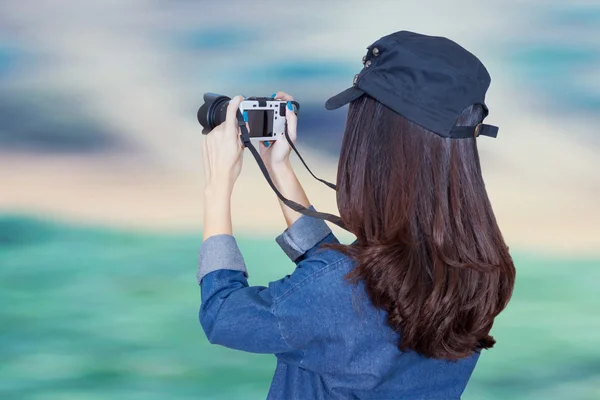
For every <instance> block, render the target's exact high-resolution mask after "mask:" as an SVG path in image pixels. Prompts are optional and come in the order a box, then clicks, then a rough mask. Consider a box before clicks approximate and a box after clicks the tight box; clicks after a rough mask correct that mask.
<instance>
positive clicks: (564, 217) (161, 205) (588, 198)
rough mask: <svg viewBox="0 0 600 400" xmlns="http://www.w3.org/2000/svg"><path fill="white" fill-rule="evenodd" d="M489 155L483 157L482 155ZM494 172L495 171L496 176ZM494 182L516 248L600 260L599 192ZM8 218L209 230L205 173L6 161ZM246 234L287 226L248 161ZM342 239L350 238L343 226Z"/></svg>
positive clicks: (509, 176)
mask: <svg viewBox="0 0 600 400" xmlns="http://www.w3.org/2000/svg"><path fill="white" fill-rule="evenodd" d="M483 152H485V150H483V151H482V153H483ZM306 159H307V162H309V165H310V166H311V168H314V171H317V172H316V173H317V175H319V176H322V177H323V178H325V179H330V180H334V179H335V172H334V171H335V168H336V164H335V162H334V161H333V160H329V159H328V158H326V157H317V156H315V155H314V154H313V155H307V156H306ZM488 169H489V172H488ZM296 170H297V171H298V174H299V176H300V179H301V181H302V182H303V184H304V185H305V188H306V191H307V193H308V194H309V197H310V199H311V201H312V202H313V203H314V204H315V205H316V206H317V207H318V209H319V210H322V211H326V212H333V213H337V208H336V205H335V194H334V192H333V191H332V190H331V189H329V188H327V187H326V186H324V185H322V184H320V183H319V182H317V181H315V180H314V179H313V178H312V177H311V176H310V175H309V174H308V172H306V171H305V170H304V168H303V167H302V165H301V164H300V163H299V162H296ZM484 170H485V171H486V172H485V176H486V182H487V187H488V191H489V194H490V197H491V199H492V203H493V205H494V209H495V212H496V215H497V218H498V220H499V223H500V224H501V228H502V230H503V233H504V235H505V237H506V240H507V242H508V243H509V245H510V246H511V247H512V248H522V249H528V250H532V249H533V250H539V251H544V252H557V253H576V254H579V255H581V254H584V253H585V254H598V252H599V249H600V233H599V232H600V231H599V229H598V226H600V212H599V211H598V209H597V199H598V196H597V195H598V190H597V189H598V188H597V187H596V188H594V187H591V186H589V184H588V183H587V182H576V181H575V182H573V181H569V182H570V184H567V183H568V182H566V181H565V178H564V177H562V178H561V177H560V176H558V175H556V181H557V185H554V184H548V182H546V181H545V180H544V177H541V178H540V179H538V180H537V181H536V180H535V179H528V178H527V176H528V175H529V176H530V175H531V174H527V171H524V172H523V171H522V172H519V170H518V166H516V165H513V166H512V167H511V165H510V164H507V165H506V167H505V168H495V167H494V166H490V168H486V163H485V162H484ZM0 183H1V184H2V187H3V190H2V191H1V194H0V211H3V212H21V213H26V214H34V215H40V216H43V217H46V218H48V217H49V218H52V219H57V220H63V221H65V220H66V221H70V222H75V223H86V224H88V223H89V224H96V225H101V226H111V227H122V228H128V229H131V228H133V229H143V230H161V231H165V230H167V231H194V230H200V229H201V228H202V220H203V207H202V202H203V196H202V191H203V184H204V183H203V172H202V164H201V159H200V158H199V159H198V169H197V173H193V174H192V173H186V174H183V173H181V172H178V173H175V172H167V171H165V170H162V169H154V170H153V169H152V168H147V167H141V166H140V165H139V164H136V163H134V162H127V161H124V160H123V159H120V158H106V157H100V158H99V157H96V158H93V157H92V158H82V157H43V158H40V157H35V158H34V157H31V156H16V155H6V154H3V155H0ZM233 214H234V215H233V218H234V229H235V232H236V233H238V234H254V235H255V234H260V235H276V234H278V233H280V232H281V230H282V229H283V228H284V222H283V219H282V217H281V214H280V211H279V208H278V204H277V201H276V197H275V194H274V193H273V192H271V189H270V188H269V186H268V184H267V183H266V182H265V181H264V179H263V178H262V175H261V173H260V170H259V169H258V167H257V166H256V164H255V162H254V159H253V158H252V157H251V156H250V154H247V157H246V158H245V162H244V168H243V171H242V175H241V177H240V179H239V181H238V184H237V186H236V189H235V192H234V197H233ZM334 230H335V231H336V233H338V234H341V238H342V240H345V239H350V238H351V236H350V235H346V234H344V232H343V231H341V230H338V229H337V228H334Z"/></svg>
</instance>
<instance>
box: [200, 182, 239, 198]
mask: <svg viewBox="0 0 600 400" xmlns="http://www.w3.org/2000/svg"><path fill="white" fill-rule="evenodd" d="M232 192H233V185H229V184H227V183H218V184H217V183H211V182H207V183H206V185H205V186H204V199H205V200H206V199H208V198H215V199H219V200H229V198H231V194H232Z"/></svg>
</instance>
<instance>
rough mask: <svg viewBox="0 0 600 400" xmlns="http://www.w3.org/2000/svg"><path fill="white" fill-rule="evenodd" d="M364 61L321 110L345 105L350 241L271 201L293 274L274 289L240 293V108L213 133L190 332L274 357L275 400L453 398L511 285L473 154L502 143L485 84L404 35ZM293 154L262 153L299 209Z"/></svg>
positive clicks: (342, 164) (458, 59)
mask: <svg viewBox="0 0 600 400" xmlns="http://www.w3.org/2000/svg"><path fill="white" fill-rule="evenodd" d="M363 63H364V68H363V70H362V71H361V73H360V74H358V75H357V76H356V77H355V79H354V85H353V87H351V88H350V89H348V90H346V91H344V92H342V93H340V94H339V95H338V96H335V97H333V98H332V99H330V100H329V101H328V103H327V108H330V109H331V108H337V107H339V106H341V105H343V104H345V103H348V102H349V103H350V106H349V111H348V119H347V123H346V130H345V133H344V139H343V143H342V150H341V156H340V160H339V167H338V175H337V203H338V209H339V212H340V216H341V218H342V221H343V222H344V224H345V226H346V227H347V229H348V230H349V231H351V232H352V233H353V234H355V235H356V237H357V240H356V241H355V242H354V243H352V244H351V245H349V246H346V245H342V244H340V243H339V242H338V240H337V239H336V238H335V237H334V235H333V234H332V232H331V231H330V229H329V228H328V226H327V225H326V224H325V223H324V222H323V221H322V220H319V219H315V218H312V217H308V216H304V215H301V214H298V213H297V212H295V211H292V210H291V209H289V208H287V207H286V206H285V205H284V204H282V203H280V205H281V209H282V212H283V215H284V217H285V220H286V222H287V225H288V229H286V231H285V232H284V233H283V234H282V235H280V236H279V237H278V238H277V243H279V245H280V246H281V247H282V249H283V250H284V251H285V252H286V254H287V255H288V256H289V257H290V258H291V259H292V260H293V261H294V262H295V263H296V265H297V267H296V269H295V271H294V272H293V273H292V274H291V275H288V276H286V277H284V278H282V279H280V280H278V281H275V282H271V283H270V284H269V286H268V287H258V286H254V287H250V286H248V282H247V280H246V277H247V273H246V267H245V264H244V260H243V258H242V255H241V254H240V252H239V249H238V247H237V245H236V242H235V239H234V238H233V236H231V235H232V232H231V215H230V196H231V191H232V189H233V185H234V183H235V181H236V179H237V177H238V175H239V173H240V169H241V165H242V153H243V147H242V145H241V143H240V141H239V131H238V128H237V125H236V120H235V111H236V109H237V107H238V105H239V103H240V101H242V98H241V97H236V98H234V99H233V100H232V101H231V103H230V106H229V109H228V116H227V121H226V122H225V123H224V124H222V125H220V126H219V127H217V128H215V130H214V131H213V132H211V133H210V134H209V135H208V136H207V139H206V141H205V146H204V158H205V166H206V182H207V184H206V195H205V225H204V226H205V231H204V242H203V245H202V248H201V251H200V267H199V272H198V279H199V282H200V284H201V289H202V306H201V310H200V321H201V324H202V327H203V328H204V330H205V332H206V335H207V337H208V339H209V340H210V342H211V343H215V344H220V345H223V346H227V347H230V348H234V349H239V350H245V351H249V352H256V353H273V354H275V355H276V356H277V368H276V371H275V376H274V378H273V383H272V385H271V390H270V392H269V398H273V399H326V398H327V399H330V398H331V399H366V398H368V399H411V400H416V399H458V398H460V396H461V393H462V392H463V390H464V389H465V386H466V384H467V382H468V380H469V377H470V376H471V373H472V371H473V369H474V367H475V364H476V362H477V360H478V357H479V354H480V352H481V349H488V348H491V347H492V346H493V345H494V343H495V341H494V339H493V338H492V336H490V335H489V332H490V329H491V328H492V324H493V321H494V318H495V317H496V316H497V315H498V314H499V313H500V312H501V311H502V310H503V309H504V308H505V306H506V305H507V303H508V301H509V299H510V296H511V294H512V289H513V285H514V279H515V270H514V266H513V262H512V260H511V257H510V255H509V252H508V248H507V246H506V244H505V243H504V240H503V238H502V235H501V233H500V230H499V228H498V225H497V223H496V220H495V217H494V214H493V211H492V207H491V205H490V201H489V199H488V196H487V193H486V190H485V185H484V182H483V179H482V174H481V168H480V164H479V156H478V152H477V146H476V138H475V137H476V136H478V135H480V134H484V135H488V136H494V137H495V135H496V132H497V128H495V127H492V126H490V125H484V124H482V121H483V119H484V117H485V116H486V115H487V107H486V106H485V103H484V96H485V92H486V90H487V88H488V86H489V83H490V79H489V75H488V73H487V70H486V69H485V67H483V64H481V62H480V61H479V60H478V59H477V58H476V57H475V56H473V55H472V54H471V53H469V52H467V51H466V50H464V49H463V48H462V47H460V46H459V45H457V44H456V43H454V42H452V41H450V40H448V39H445V38H438V37H430V36H424V35H418V34H415V33H411V32H404V31H403V32H396V33H394V34H391V35H388V36H386V37H383V38H381V39H380V40H378V41H377V42H375V43H374V44H373V45H371V46H370V47H369V48H368V53H367V55H366V56H365V57H364V58H363ZM275 97H276V98H279V99H283V100H286V101H291V100H293V99H292V97H291V96H289V95H288V94H285V93H282V92H279V93H277V94H276V95H275ZM289 104H290V103H288V105H289ZM288 114H290V115H289V116H288V131H289V134H290V137H291V139H292V140H295V138H296V116H295V115H294V114H293V113H288ZM289 154H290V148H289V146H288V143H287V142H286V141H285V140H279V141H276V142H274V143H273V145H272V146H269V147H267V146H264V145H262V146H261V155H262V157H263V160H264V162H265V164H266V165H267V167H268V169H269V171H270V174H271V177H272V178H273V181H274V182H275V184H276V185H277V187H278V189H279V191H280V192H281V193H282V194H283V195H284V196H285V197H286V198H288V199H291V200H293V201H295V202H297V203H299V204H302V205H304V206H305V207H309V206H310V201H309V200H308V198H307V197H306V194H305V193H304V190H303V189H302V186H301V185H300V183H299V182H298V179H297V178H296V175H295V174H294V171H293V170H292V168H291V165H290V162H289Z"/></svg>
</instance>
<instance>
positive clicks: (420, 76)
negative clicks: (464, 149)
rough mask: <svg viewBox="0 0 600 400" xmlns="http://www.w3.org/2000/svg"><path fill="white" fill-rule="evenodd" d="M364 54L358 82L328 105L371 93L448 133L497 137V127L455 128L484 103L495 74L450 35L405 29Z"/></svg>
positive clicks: (427, 126) (413, 118) (411, 117)
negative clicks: (470, 109) (469, 109)
mask: <svg viewBox="0 0 600 400" xmlns="http://www.w3.org/2000/svg"><path fill="white" fill-rule="evenodd" d="M367 49H368V52H367V55H366V56H364V57H363V64H364V67H363V70H362V71H361V72H360V73H359V74H357V75H355V76H354V83H353V86H352V87H351V88H349V89H346V90H344V91H343V92H341V93H340V94H338V95H336V96H333V97H332V98H330V99H329V100H327V103H325V107H326V108H327V109H328V110H334V109H336V108H340V107H342V106H343V105H345V104H348V103H350V102H351V101H353V100H356V99H358V98H359V97H360V96H362V95H364V94H367V95H369V96H371V97H373V98H374V99H376V100H377V101H379V102H380V103H382V104H383V105H385V106H387V107H388V108H390V109H392V110H393V111H395V112H396V113H398V114H400V115H402V116H403V117H405V118H407V119H409V120H410V121H412V122H414V123H416V124H418V125H420V126H422V127H423V128H425V129H427V130H429V131H432V132H434V133H436V134H438V135H440V136H443V137H450V138H457V139H459V138H472V137H477V136H479V135H485V136H491V137H496V135H497V134H498V128H497V127H496V126H491V125H484V124H478V125H476V126H470V127H465V126H458V127H455V126H454V125H455V123H456V120H457V119H458V117H460V115H461V114H462V112H463V110H464V109H465V108H467V107H468V106H470V105H473V104H481V105H482V106H483V109H484V118H485V117H486V116H487V115H488V112H489V110H488V108H487V106H486V105H485V93H486V91H487V89H488V87H489V86H490V75H489V73H488V71H487V70H486V69H485V66H484V65H483V64H482V63H481V61H479V59H478V58H477V57H475V56H474V55H473V54H471V53H469V52H468V51H467V50H465V49H464V48H462V47H461V46H460V45H458V44H457V43H455V42H453V41H452V40H449V39H447V38H444V37H437V36H426V35H421V34H418V33H414V32H408V31H400V32H396V33H392V34H391V35H387V36H384V37H382V38H381V39H379V40H377V41H376V42H375V43H373V44H372V45H371V46H369V47H368V48H367Z"/></svg>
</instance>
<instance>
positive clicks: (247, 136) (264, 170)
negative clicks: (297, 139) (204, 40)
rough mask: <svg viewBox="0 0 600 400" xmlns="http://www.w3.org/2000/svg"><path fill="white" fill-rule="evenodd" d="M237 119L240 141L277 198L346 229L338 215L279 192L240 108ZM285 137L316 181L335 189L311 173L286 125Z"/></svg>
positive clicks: (301, 210)
mask: <svg viewBox="0 0 600 400" xmlns="http://www.w3.org/2000/svg"><path fill="white" fill-rule="evenodd" d="M296 107H297V106H296ZM237 120H238V125H239V127H240V130H241V132H242V142H243V143H244V146H245V147H247V148H248V149H249V150H250V152H251V153H252V155H253V156H254V159H255V160H256V163H257V164H258V167H259V168H260V170H261V171H262V173H263V175H264V177H265V179H266V180H267V182H268V183H269V186H271V189H273V191H274V192H275V194H276V195H277V197H279V199H280V200H281V201H282V202H283V204H285V205H286V206H288V207H289V208H291V209H292V210H294V211H297V212H299V213H300V214H304V215H307V216H309V217H313V218H319V219H323V220H325V221H329V222H331V223H332V224H335V225H337V226H339V227H340V228H342V229H344V230H348V229H346V227H345V226H344V223H343V222H342V219H341V218H340V217H338V216H337V215H333V214H328V213H322V212H318V211H313V210H310V209H308V208H306V207H304V206H302V205H301V204H298V203H296V202H295V201H292V200H289V199H286V198H285V197H284V196H283V195H282V194H281V192H279V190H277V187H276V186H275V184H274V183H273V181H272V180H271V176H270V175H269V171H268V170H267V167H266V166H265V163H264V162H263V160H262V158H261V157H260V154H259V153H258V150H256V148H255V147H254V145H253V144H252V143H251V142H250V134H249V133H248V129H247V128H246V121H244V116H243V115H242V113H241V112H240V110H238V111H237ZM285 137H286V139H287V141H288V143H289V144H290V146H291V147H292V149H293V150H294V152H295V153H296V154H297V155H298V157H300V160H301V161H302V163H303V164H304V166H305V167H306V169H308V171H309V172H310V174H311V175H312V176H313V177H314V178H315V179H317V180H318V181H320V182H323V183H324V184H326V185H327V186H329V187H330V188H332V189H335V188H336V187H335V185H333V184H332V183H329V182H327V181H325V180H323V179H319V178H317V177H316V176H315V175H314V174H313V173H312V171H311V170H310V169H309V168H308V166H307V165H306V163H305V162H304V159H303V158H302V156H300V153H298V150H297V149H296V147H295V146H294V143H292V140H291V139H290V137H289V135H288V131H287V126H286V129H285Z"/></svg>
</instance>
